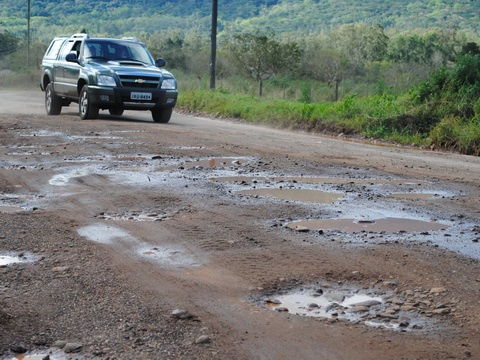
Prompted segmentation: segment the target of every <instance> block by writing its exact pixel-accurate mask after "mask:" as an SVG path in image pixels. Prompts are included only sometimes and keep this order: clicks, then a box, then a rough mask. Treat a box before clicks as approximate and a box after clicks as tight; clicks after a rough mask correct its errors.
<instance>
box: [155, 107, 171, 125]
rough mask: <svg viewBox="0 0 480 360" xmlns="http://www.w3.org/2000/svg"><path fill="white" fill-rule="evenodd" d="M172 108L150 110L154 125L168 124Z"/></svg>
mask: <svg viewBox="0 0 480 360" xmlns="http://www.w3.org/2000/svg"><path fill="white" fill-rule="evenodd" d="M172 111H173V107H167V108H158V109H152V118H153V121H155V122H156V123H164V124H166V123H168V122H169V121H170V118H171V117H172Z"/></svg>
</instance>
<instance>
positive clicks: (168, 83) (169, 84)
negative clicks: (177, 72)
mask: <svg viewBox="0 0 480 360" xmlns="http://www.w3.org/2000/svg"><path fill="white" fill-rule="evenodd" d="M176 88H177V82H176V81H175V79H172V78H168V79H163V81H162V89H165V90H175V89H176Z"/></svg>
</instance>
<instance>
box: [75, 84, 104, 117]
mask: <svg viewBox="0 0 480 360" xmlns="http://www.w3.org/2000/svg"><path fill="white" fill-rule="evenodd" d="M99 110H100V109H99V108H98V106H95V105H93V104H92V103H91V102H90V97H89V95H88V85H84V86H83V88H82V91H80V98H79V99H78V112H79V114H80V118H81V119H82V120H88V119H96V118H97V117H98V111H99Z"/></svg>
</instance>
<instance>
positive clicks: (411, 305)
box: [260, 283, 455, 332]
mask: <svg viewBox="0 0 480 360" xmlns="http://www.w3.org/2000/svg"><path fill="white" fill-rule="evenodd" d="M445 292H446V289H444V288H432V289H430V290H426V291H422V290H421V289H420V290H419V289H416V290H415V291H413V290H409V291H406V292H404V293H402V294H395V293H393V292H392V291H380V290H376V289H369V290H364V289H362V290H360V289H355V288H354V287H353V286H346V285H344V286H342V287H338V286H336V285H333V286H331V285H330V284H326V283H325V284H322V285H317V286H308V287H304V288H297V289H293V290H290V291H286V292H283V293H278V294H274V295H272V294H270V295H268V296H264V297H262V298H261V299H260V304H261V305H262V306H264V307H266V308H268V309H270V310H273V311H276V312H279V313H288V314H292V315H298V316H306V317H312V318H321V319H327V320H329V321H348V322H353V323H363V324H365V325H367V326H372V327H381V328H385V329H389V330H397V331H403V332H405V331H420V330H422V331H423V330H428V329H430V328H433V326H434V325H435V326H438V324H437V322H438V320H437V319H435V318H433V316H441V315H446V314H449V313H450V312H451V311H454V309H455V304H453V303H446V304H445V303H436V302H435V300H436V298H437V296H438V295H439V294H441V293H445Z"/></svg>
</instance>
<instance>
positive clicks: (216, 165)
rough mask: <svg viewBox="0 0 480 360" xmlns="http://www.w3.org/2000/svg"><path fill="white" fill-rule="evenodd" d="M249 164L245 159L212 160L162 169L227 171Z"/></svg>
mask: <svg viewBox="0 0 480 360" xmlns="http://www.w3.org/2000/svg"><path fill="white" fill-rule="evenodd" d="M247 164H248V160H246V159H244V158H227V157H224V158H210V159H204V160H192V161H185V162H183V163H182V164H180V165H174V166H168V167H165V168H162V169H166V170H185V169H195V170H202V169H225V168H238V167H241V166H245V165H247Z"/></svg>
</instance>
